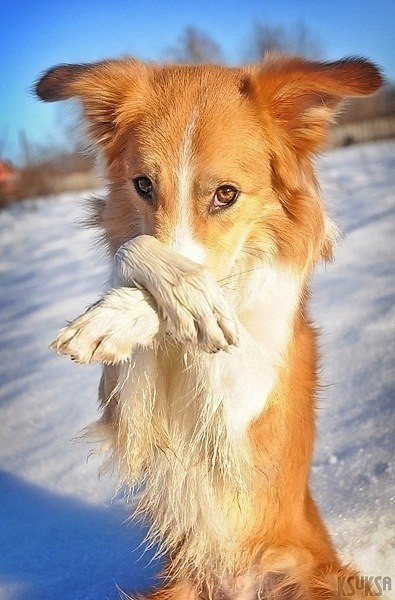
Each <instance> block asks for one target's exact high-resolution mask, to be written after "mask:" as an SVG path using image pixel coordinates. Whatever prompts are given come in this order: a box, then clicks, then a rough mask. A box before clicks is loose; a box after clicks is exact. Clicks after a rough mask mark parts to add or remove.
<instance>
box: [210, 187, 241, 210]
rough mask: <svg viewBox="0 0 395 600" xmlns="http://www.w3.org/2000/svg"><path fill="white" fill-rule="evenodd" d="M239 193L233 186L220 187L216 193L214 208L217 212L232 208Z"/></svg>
mask: <svg viewBox="0 0 395 600" xmlns="http://www.w3.org/2000/svg"><path fill="white" fill-rule="evenodd" d="M239 193H240V192H239V190H238V189H237V188H235V187H234V186H233V185H220V186H219V187H218V188H217V189H216V191H215V194H214V199H213V204H212V208H213V209H215V210H216V209H218V208H225V207H227V206H230V205H231V204H233V203H234V202H236V200H237V198H238V197H239Z"/></svg>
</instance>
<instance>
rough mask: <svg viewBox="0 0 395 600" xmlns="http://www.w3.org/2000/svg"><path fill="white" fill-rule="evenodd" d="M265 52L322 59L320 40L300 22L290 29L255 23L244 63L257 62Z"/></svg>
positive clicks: (322, 52)
mask: <svg viewBox="0 0 395 600" xmlns="http://www.w3.org/2000/svg"><path fill="white" fill-rule="evenodd" d="M267 52H283V53H286V54H297V55H299V56H304V57H306V58H313V59H319V58H322V57H323V55H324V51H323V47H322V44H321V42H320V40H319V39H318V38H317V37H315V36H314V35H313V34H312V33H311V32H310V30H309V29H308V28H307V26H306V25H305V24H304V23H303V22H302V21H299V22H298V23H296V24H295V25H294V26H293V27H290V28H285V27H283V26H282V25H266V24H264V23H260V22H258V23H255V25H254V27H253V30H252V33H251V36H250V40H249V43H248V50H247V55H246V56H245V60H246V62H256V61H259V60H261V58H262V57H263V56H265V54H266V53H267Z"/></svg>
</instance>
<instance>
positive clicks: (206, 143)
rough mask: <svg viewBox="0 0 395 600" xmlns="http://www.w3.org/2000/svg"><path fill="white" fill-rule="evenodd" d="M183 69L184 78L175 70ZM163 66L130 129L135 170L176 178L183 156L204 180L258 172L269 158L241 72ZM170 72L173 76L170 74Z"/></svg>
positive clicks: (262, 133) (232, 177)
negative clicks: (238, 74) (243, 91)
mask: <svg viewBox="0 0 395 600" xmlns="http://www.w3.org/2000/svg"><path fill="white" fill-rule="evenodd" d="M178 71H180V72H181V73H182V74H183V77H182V79H181V81H178V80H177V77H178V75H177V73H178ZM174 72H175V73H174V74H173V73H172V70H169V69H164V70H163V72H162V71H160V74H161V77H160V78H159V75H158V77H157V78H156V79H154V80H153V82H152V85H151V86H150V93H149V95H148V97H147V99H146V101H145V103H144V112H143V114H142V115H141V116H140V118H139V120H138V122H137V123H135V124H134V126H133V127H132V128H131V135H130V148H129V151H130V157H131V158H130V159H131V160H132V161H134V162H135V166H136V168H137V169H142V168H144V166H146V168H147V169H148V170H151V171H152V172H154V173H159V174H161V175H162V176H164V177H170V178H173V183H175V179H176V177H175V175H176V171H177V170H178V168H179V163H180V160H183V159H184V160H185V157H186V153H185V149H186V147H188V153H187V154H188V160H189V163H190V165H191V166H192V165H193V168H194V170H195V175H199V172H201V177H200V179H201V180H202V181H199V183H201V184H202V186H204V185H205V181H204V179H207V178H211V179H212V180H213V181H216V180H222V179H223V180H227V179H228V180H232V179H233V180H234V179H235V178H236V176H237V174H238V172H239V176H240V175H241V176H242V177H243V175H246V176H248V175H251V176H252V177H254V176H257V174H258V173H261V169H262V163H264V162H267V160H266V159H267V158H268V148H267V142H266V140H265V134H264V130H263V128H262V127H261V125H260V124H259V123H258V121H257V120H256V118H255V115H254V112H253V110H252V106H251V103H250V102H249V101H248V100H247V99H246V98H244V97H243V96H242V94H241V92H240V89H239V85H238V84H239V81H240V77H239V78H236V76H235V74H234V73H233V72H231V74H229V73H228V71H227V70H226V69H223V70H222V69H218V70H214V72H212V71H211V70H210V69H208V71H206V70H199V69H187V68H186V70H185V72H184V70H183V69H174ZM167 73H171V74H172V76H170V77H167Z"/></svg>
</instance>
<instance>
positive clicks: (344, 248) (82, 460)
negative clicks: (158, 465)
mask: <svg viewBox="0 0 395 600" xmlns="http://www.w3.org/2000/svg"><path fill="white" fill-rule="evenodd" d="M319 171H320V179H321V183H322V187H323V193H324V197H325V198H326V199H327V200H328V201H330V205H331V214H332V215H334V216H335V218H336V220H337V221H338V223H339V224H340V226H341V229H342V230H343V232H344V239H343V243H342V244H341V246H340V248H339V249H338V252H337V257H336V261H335V262H334V263H333V264H330V265H328V266H326V267H325V268H324V267H322V268H320V269H319V273H318V274H317V276H316V278H315V280H314V282H313V285H312V288H313V298H312V301H311V303H310V306H311V311H310V312H311V315H312V317H313V320H314V322H315V323H316V324H317V325H319V326H320V329H321V332H322V333H321V345H322V351H321V354H322V374H321V379H322V384H323V385H322V391H321V394H320V399H319V408H318V415H319V424H318V440H317V446H316V453H315V459H314V465H313V471H312V486H313V490H314V495H315V497H316V499H317V501H318V503H319V505H320V508H321V510H322V512H323V514H324V516H325V520H326V523H327V525H328V528H329V530H330V531H331V533H332V536H333V539H334V541H335V544H336V546H337V547H338V548H339V550H340V551H341V555H342V557H343V558H344V560H346V561H351V562H353V563H354V564H355V565H357V566H358V567H359V568H361V569H362V570H363V571H364V572H365V573H366V574H367V575H375V576H386V575H390V576H392V578H393V579H392V585H393V587H395V573H394V571H393V567H392V565H393V562H394V554H393V552H391V527H392V526H393V525H392V521H391V513H392V510H393V508H392V503H393V498H394V484H393V482H394V479H393V464H392V463H391V458H392V456H391V455H392V449H393V448H392V440H393V438H394V436H393V430H394V417H393V400H394V372H395V371H394V352H393V350H394V348H393V346H394V321H395V315H394V292H395V289H394V288H395V278H394V262H393V256H394V250H395V248H394V235H393V222H394V221H393V218H394V202H393V198H392V194H393V190H394V173H395V143H394V142H383V143H376V144H370V145H365V146H359V147H352V148H347V149H341V150H336V151H332V152H330V153H328V155H327V156H326V157H325V158H324V159H322V160H321V161H320V162H319ZM81 216H83V203H82V196H79V197H77V198H76V197H75V195H67V194H65V195H61V196H58V197H53V198H50V199H45V200H43V199H40V200H35V201H30V202H24V203H22V204H19V205H16V206H13V207H10V208H7V209H6V210H4V211H2V212H1V213H0V281H1V288H0V340H1V341H0V344H1V346H0V382H1V391H0V423H1V438H0V469H1V470H0V524H1V525H0V598H1V599H7V600H9V599H10V600H11V599H14V598H15V599H16V598H17V599H19V600H26V599H29V600H42V599H45V600H47V599H48V600H51V599H55V598H57V599H58V598H62V599H65V600H82V599H87V600H88V599H89V600H94V599H96V598H97V599H99V598H100V599H102V598H109V599H113V600H114V599H115V598H116V597H117V589H116V586H117V585H118V586H119V587H120V588H122V589H126V590H128V589H129V590H130V589H144V588H145V587H146V586H147V585H149V584H150V583H151V584H152V581H153V576H154V573H155V571H156V570H157V569H158V565H157V564H156V563H155V562H154V561H152V560H151V559H152V553H150V552H148V551H144V546H143V545H141V544H142V540H143V536H144V533H143V532H142V531H141V530H140V529H139V527H138V526H137V525H133V526H132V525H130V524H127V523H126V522H125V521H126V519H127V516H128V513H127V511H126V509H125V506H124V504H123V502H122V501H121V500H120V499H117V498H116V499H113V500H112V497H113V493H114V490H115V487H116V486H115V481H114V480H113V479H111V478H109V477H103V478H100V479H99V478H98V477H97V472H98V469H99V465H100V460H99V458H98V457H96V456H91V457H90V458H89V460H87V458H86V457H87V454H88V451H89V449H90V446H86V445H84V444H78V443H74V442H73V441H72V439H73V438H74V436H75V435H76V434H78V432H79V431H80V430H81V429H83V428H84V427H85V426H86V425H87V424H88V423H89V422H91V421H92V420H93V419H94V418H95V416H96V414H97V408H96V388H97V384H98V378H99V369H98V368H97V367H81V366H78V365H75V364H72V363H71V362H70V361H67V360H65V359H62V358H59V357H57V356H55V355H54V354H53V353H51V352H50V351H48V349H47V347H48V345H49V343H50V342H51V341H52V339H53V338H54V336H55V334H56V333H57V331H58V329H59V327H61V326H62V325H63V324H64V323H65V321H66V320H67V319H71V318H73V317H74V316H76V315H77V314H79V313H80V312H82V311H83V310H84V308H85V307H86V306H87V305H88V304H89V303H91V302H92V301H94V300H95V299H96V298H97V295H98V292H99V291H100V290H102V289H105V287H106V285H105V282H106V278H107V264H106V261H105V260H104V259H100V258H98V255H97V252H96V251H94V250H92V249H91V247H92V233H91V232H89V231H87V230H84V229H81V228H77V229H76V228H75V222H76V220H78V219H80V218H81ZM391 495H392V497H391Z"/></svg>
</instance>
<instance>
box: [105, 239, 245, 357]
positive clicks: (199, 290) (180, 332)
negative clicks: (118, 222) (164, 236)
mask: <svg viewBox="0 0 395 600" xmlns="http://www.w3.org/2000/svg"><path fill="white" fill-rule="evenodd" d="M115 262H116V271H117V273H118V277H119V280H120V281H121V282H130V281H135V282H138V283H139V284H141V285H143V286H144V287H145V288H146V289H147V290H148V291H149V292H150V293H151V294H152V296H153V297H154V299H155V301H156V303H157V307H158V311H159V314H160V316H161V317H162V319H163V320H164V323H165V329H166V331H169V332H170V333H171V334H172V335H173V337H174V338H175V339H177V340H178V341H180V342H182V343H190V344H193V345H196V346H199V347H200V348H201V349H202V350H205V351H206V352H218V350H229V349H230V347H231V346H237V345H238V326H237V319H236V316H235V314H234V311H233V309H232V307H231V304H230V303H229V302H228V299H227V298H226V297H225V295H224V293H223V291H222V290H221V288H220V286H219V285H218V283H217V282H216V281H215V280H214V279H213V277H212V276H211V275H210V273H209V272H208V271H207V270H206V269H205V268H204V267H202V266H201V265H198V264H196V263H194V262H192V261H190V260H189V259H187V258H185V257H183V256H182V255H180V254H178V253H177V252H174V251H173V250H171V249H170V248H167V247H166V246H164V245H163V244H162V243H161V242H159V240H157V239H156V238H154V237H152V236H147V235H142V236H139V237H137V238H134V239H133V240H131V241H129V242H126V243H125V244H123V246H121V248H120V249H119V250H118V252H117V254H116V257H115Z"/></svg>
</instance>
